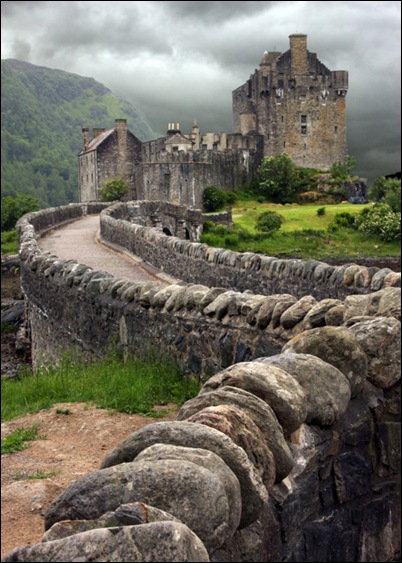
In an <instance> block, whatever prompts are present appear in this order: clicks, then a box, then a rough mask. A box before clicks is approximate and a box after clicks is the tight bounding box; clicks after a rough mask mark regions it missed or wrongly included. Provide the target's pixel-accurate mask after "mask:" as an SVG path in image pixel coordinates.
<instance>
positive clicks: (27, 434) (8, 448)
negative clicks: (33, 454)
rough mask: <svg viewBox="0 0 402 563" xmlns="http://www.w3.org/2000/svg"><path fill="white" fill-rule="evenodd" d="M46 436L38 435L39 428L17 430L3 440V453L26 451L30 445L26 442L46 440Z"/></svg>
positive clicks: (31, 427) (35, 426)
mask: <svg viewBox="0 0 402 563" xmlns="http://www.w3.org/2000/svg"><path fill="white" fill-rule="evenodd" d="M45 439H46V436H39V435H38V426H37V425H34V426H30V427H29V428H17V429H16V430H14V432H13V433H12V434H10V435H9V436H7V438H2V439H1V453H2V454H13V453H15V452H20V451H21V450H25V448H28V447H29V445H28V444H27V443H26V442H32V441H33V440H45Z"/></svg>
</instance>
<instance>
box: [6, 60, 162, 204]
mask: <svg viewBox="0 0 402 563" xmlns="http://www.w3.org/2000/svg"><path fill="white" fill-rule="evenodd" d="M115 118H126V119H127V120H128V125H129V128H130V130H131V131H132V132H133V133H134V134H135V135H136V136H137V137H138V138H139V139H141V140H142V141H145V140H149V139H152V138H155V137H156V135H155V133H154V132H153V131H152V129H151V127H150V126H149V125H148V123H147V122H146V120H145V118H144V116H143V115H142V114H141V112H140V111H139V110H138V109H137V108H136V107H134V106H133V105H132V104H130V103H129V102H127V101H124V100H122V99H121V98H119V97H117V96H115V95H113V93H112V92H111V91H110V90H109V89H108V88H106V87H105V86H104V85H103V84H100V83H99V82H96V81H95V80H94V79H93V78H85V77H82V76H78V75H76V74H71V73H68V72H64V71H61V70H55V69H50V68H46V67H42V66H36V65H32V64H29V63H25V62H22V61H17V60H14V59H7V60H3V61H2V62H1V178H2V180H1V196H2V197H5V196H13V197H15V195H16V193H17V192H22V193H25V194H29V195H33V196H35V197H37V198H38V199H39V201H40V204H41V205H42V206H58V205H63V204H66V203H70V202H74V201H78V199H79V196H78V167H77V153H78V152H79V150H80V149H81V147H82V135H81V128H82V127H83V126H89V127H93V126H94V127H106V128H108V129H109V128H111V127H113V125H114V120H115Z"/></svg>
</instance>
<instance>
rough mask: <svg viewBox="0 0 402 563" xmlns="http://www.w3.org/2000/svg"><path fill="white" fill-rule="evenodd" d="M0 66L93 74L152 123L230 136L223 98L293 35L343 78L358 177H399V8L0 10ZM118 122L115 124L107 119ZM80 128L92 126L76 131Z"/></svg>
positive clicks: (228, 102) (134, 5) (187, 5)
mask: <svg viewBox="0 0 402 563" xmlns="http://www.w3.org/2000/svg"><path fill="white" fill-rule="evenodd" d="M1 10H2V58H3V59H6V58H16V59H20V60H23V61H27V62H31V63H33V64H37V65H43V66H48V67H51V68H58V69H62V70H65V71H68V72H73V73H76V74H80V75H83V76H91V77H93V78H95V79H96V80H98V81H99V82H102V83H103V84H104V85H105V86H107V87H109V88H110V89H111V90H112V91H113V92H114V93H115V94H118V95H120V96H121V97H123V98H125V99H127V100H129V101H132V102H134V103H135V104H136V105H137V106H138V107H139V108H140V109H141V110H142V111H143V113H144V114H145V116H146V118H147V120H148V122H149V123H150V125H151V127H152V128H153V129H154V130H155V131H157V132H159V133H163V134H164V133H165V131H166V128H167V124H168V123H169V122H175V123H180V125H181V129H182V130H183V131H184V132H185V131H187V132H188V131H189V130H190V128H191V126H192V122H193V118H194V117H197V119H198V123H199V125H200V128H201V131H202V132H207V131H215V132H219V131H229V132H231V131H232V107H231V106H232V90H234V89H235V88H237V87H238V86H240V85H241V84H243V83H244V82H245V81H246V80H247V79H248V78H249V76H250V74H251V73H252V72H254V69H255V68H257V67H258V64H259V61H260V59H261V56H262V54H263V52H264V51H265V50H268V51H271V50H277V51H286V50H287V49H288V48H289V39H288V36H289V35H290V34H292V33H296V32H298V33H305V34H307V35H308V49H309V50H310V51H312V52H316V53H317V54H318V57H319V59H320V60H321V61H322V62H323V63H324V64H325V65H326V66H328V67H329V68H330V69H331V70H348V71H349V93H348V97H347V115H348V145H349V152H350V154H351V155H353V156H355V157H356V158H357V162H358V166H357V170H356V171H357V172H358V173H359V174H360V175H361V176H363V177H368V178H373V177H376V176H378V175H382V174H390V173H394V172H397V171H399V170H400V169H401V164H400V155H401V146H400V107H401V106H400V99H401V98H400V85H401V77H400V69H401V61H400V52H401V39H400V30H401V3H400V1H399V0H398V1H392V2H364V1H357V2H349V1H347V2H330V1H325V2H320V1H314V2H303V1H290V2H288V1H273V2H265V1H264V2H230V1H223V2H196V1H191V2H186V1H184V2H165V1H157V2H147V1H140V2H118V1H114V2H99V1H96V2H92V1H85V2H80V1H77V2H60V1H58V2H54V1H50V2H25V1H16V2H13V1H10V2H7V1H6V2H1ZM116 117H119V116H116ZM86 125H88V126H89V127H93V126H97V125H98V124H95V123H93V124H92V123H88V124H86Z"/></svg>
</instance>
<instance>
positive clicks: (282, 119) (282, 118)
mask: <svg viewBox="0 0 402 563" xmlns="http://www.w3.org/2000/svg"><path fill="white" fill-rule="evenodd" d="M281 121H282V123H283V122H284V121H285V118H284V117H283V115H282V117H281Z"/></svg>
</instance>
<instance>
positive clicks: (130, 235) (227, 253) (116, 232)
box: [101, 202, 401, 300]
mask: <svg viewBox="0 0 402 563" xmlns="http://www.w3.org/2000/svg"><path fill="white" fill-rule="evenodd" d="M136 204H139V205H141V203H138V202H136ZM126 210H127V208H126V206H125V204H117V205H115V206H113V207H110V208H109V209H107V210H105V211H104V212H103V213H102V214H101V234H102V237H103V239H105V240H108V241H110V242H112V243H114V244H117V245H119V246H122V247H124V248H126V249H127V250H129V251H130V252H132V253H133V254H135V255H137V256H141V258H143V259H144V260H145V261H146V262H149V263H150V264H152V265H153V266H155V267H157V268H158V269H160V270H163V271H165V272H166V273H168V274H169V275H171V276H174V277H175V278H179V279H181V280H183V281H185V282H186V283H194V284H203V285H206V286H208V287H224V288H227V289H231V290H234V291H241V292H243V291H247V290H248V291H252V292H253V293H255V294H262V295H271V294H281V293H286V294H289V293H290V294H292V295H293V296H295V297H298V298H300V297H304V296H307V295H312V296H313V297H315V298H316V299H319V300H323V299H327V298H329V297H331V298H336V299H344V298H345V297H347V296H348V295H354V294H367V293H370V292H374V291H378V290H380V289H382V288H385V287H400V284H401V276H400V274H396V273H395V272H392V271H391V270H389V269H386V268H384V269H379V268H375V267H369V268H366V267H364V266H361V265H360V266H359V265H356V264H348V265H345V266H337V267H335V266H330V265H328V264H326V263H324V262H319V261H317V260H308V261H304V260H297V259H295V260H282V259H278V258H275V257H269V256H263V255H260V254H253V253H249V252H247V253H240V252H233V251H231V250H223V249H219V248H211V247H209V246H208V245H206V244H201V243H194V242H190V241H186V240H182V239H180V238H176V237H167V236H165V235H164V233H163V232H162V231H161V230H157V229H150V228H146V227H144V226H141V225H138V224H135V223H132V222H130V220H126V219H129V217H128V215H127V214H126Z"/></svg>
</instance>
